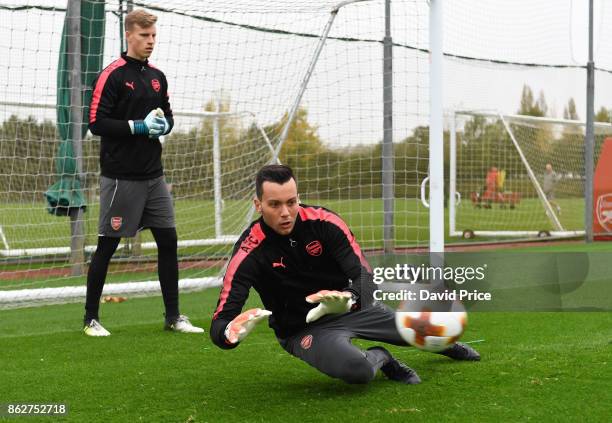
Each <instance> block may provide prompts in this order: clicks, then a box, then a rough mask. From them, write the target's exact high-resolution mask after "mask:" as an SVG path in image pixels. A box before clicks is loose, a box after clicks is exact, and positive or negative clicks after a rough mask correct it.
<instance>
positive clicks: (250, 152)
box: [0, 85, 610, 202]
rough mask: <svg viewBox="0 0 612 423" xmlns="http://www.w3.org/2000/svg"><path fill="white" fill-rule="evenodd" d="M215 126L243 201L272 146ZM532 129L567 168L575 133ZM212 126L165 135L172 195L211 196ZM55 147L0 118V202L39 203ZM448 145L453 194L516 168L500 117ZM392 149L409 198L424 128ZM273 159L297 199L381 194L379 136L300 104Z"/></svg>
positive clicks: (576, 145)
mask: <svg viewBox="0 0 612 423" xmlns="http://www.w3.org/2000/svg"><path fill="white" fill-rule="evenodd" d="M218 107H219V106H217V105H216V104H215V103H214V102H213V101H212V100H211V101H209V102H208V103H207V104H206V105H205V107H204V108H205V110H208V111H212V110H217V109H218ZM220 107H221V108H220V111H229V110H230V102H229V100H228V99H225V100H223V101H222V102H221V105H220ZM548 112H549V111H548V106H547V104H546V99H545V97H544V94H543V93H542V92H540V94H539V96H538V98H537V99H536V98H535V97H534V95H533V92H532V90H531V88H530V87H528V86H527V85H525V86H524V87H523V91H522V93H521V99H520V104H519V108H518V110H517V113H518V114H521V115H529V116H546V115H547V114H548ZM563 115H564V118H566V119H578V118H579V117H578V114H577V112H576V105H575V102H574V100H573V99H569V101H568V103H567V105H566V106H565V108H564V112H563ZM595 118H596V120H597V121H605V122H609V121H610V111H609V110H607V109H605V108H603V107H602V108H601V109H600V110H599V111H598V112H597V114H596V116H595ZM286 122H287V114H285V115H284V116H282V117H281V118H280V119H279V120H278V121H276V122H272V123H270V124H268V125H266V126H264V127H263V130H264V132H265V133H266V134H267V136H268V138H269V139H270V140H271V141H272V143H273V145H274V146H276V144H277V142H278V140H279V138H280V136H281V132H282V129H283V128H284V126H285V124H286ZM218 125H219V134H220V137H221V143H220V146H221V151H220V153H221V174H222V178H221V183H222V190H223V196H224V198H244V197H245V196H247V195H250V193H251V192H252V189H253V176H254V173H255V172H256V170H257V169H258V168H259V167H260V166H262V165H263V164H266V163H268V162H269V161H270V160H271V159H272V153H271V152H270V150H269V147H268V146H267V144H266V142H265V140H264V137H263V135H262V134H261V132H260V130H259V128H258V127H257V126H256V125H255V124H254V123H252V124H250V125H249V126H247V127H244V126H243V125H244V123H243V121H240V120H238V119H237V118H231V117H228V118H223V119H219V121H218ZM515 129H516V130H519V128H515ZM531 131H532V133H531V134H530V137H532V143H533V144H534V148H536V150H537V151H539V152H540V155H541V157H540V158H541V159H542V158H544V160H546V159H545V158H550V160H553V159H554V160H555V161H556V163H555V167H556V168H558V169H570V168H572V167H576V163H573V162H572V163H570V162H569V160H574V159H573V158H574V157H575V156H576V149H579V150H580V149H581V148H582V146H581V145H580V143H581V142H582V140H581V139H580V138H579V137H576V134H575V133H570V132H563V133H561V134H558V133H555V132H554V131H553V129H552V128H551V127H550V126H547V125H540V126H538V127H535V128H532V129H531ZM213 133H214V128H213V120H212V119H202V120H201V121H200V122H199V124H198V125H196V126H194V127H191V128H189V129H184V130H179V129H175V130H174V131H173V132H172V133H171V134H169V135H168V136H166V137H165V142H164V147H163V148H164V155H163V160H164V167H165V170H166V176H167V180H168V182H170V183H172V184H173V190H174V194H175V197H187V198H200V199H201V198H205V199H209V198H212V196H213V186H214V165H213V160H212V157H213ZM559 137H560V138H561V140H559ZM449 138H450V134H449V133H448V131H445V132H444V142H445V143H446V144H448V142H449ZM603 138H604V135H597V143H598V144H599V143H601V141H602V139H603ZM553 140H554V141H555V142H552V141H553ZM559 141H561V142H559ZM99 142H100V141H99V138H98V137H92V136H90V135H89V136H87V137H86V138H85V140H84V141H83V155H84V157H83V172H84V173H85V175H87V180H86V181H84V188H85V189H92V190H95V189H96V186H97V174H98V173H99V163H98V152H99ZM58 144H59V136H58V132H57V128H56V127H55V124H54V123H52V122H51V121H43V122H39V121H37V120H36V119H35V118H34V117H28V118H25V119H24V118H19V117H17V116H11V117H10V118H9V119H7V120H6V121H4V122H3V123H2V124H1V125H0V169H1V170H0V201H28V202H31V201H37V200H42V193H43V192H44V191H45V190H46V189H47V188H48V187H49V186H50V185H51V184H52V183H53V182H54V181H55V180H56V178H57V177H58V175H56V174H55V166H54V160H55V155H56V151H57V149H58ZM457 148H458V154H459V155H462V156H463V157H468V158H469V157H473V159H472V160H466V161H465V164H464V165H463V166H462V167H461V168H460V169H458V174H457V176H458V180H459V181H463V182H462V183H464V186H459V187H458V189H459V190H460V191H462V192H467V191H472V190H476V189H478V187H479V186H481V185H482V184H483V182H484V178H485V176H486V173H487V170H488V168H489V167H491V166H493V165H497V166H501V164H502V163H503V166H505V167H506V169H508V170H511V169H524V167H523V166H522V165H521V164H520V157H519V156H518V154H517V153H516V150H515V149H514V147H513V145H512V142H511V140H510V138H509V135H508V133H507V131H506V130H505V128H504V127H503V125H502V123H501V122H500V121H499V120H495V119H493V120H491V119H485V118H484V117H480V116H475V117H472V118H471V119H470V120H468V121H466V122H465V125H464V126H463V128H462V130H461V131H459V132H458V134H457ZM393 150H394V158H395V160H394V166H395V169H394V170H395V195H396V197H398V198H416V197H418V196H419V193H420V183H421V181H422V180H423V179H424V178H425V177H426V176H427V173H428V157H429V128H428V127H427V126H418V127H416V128H414V129H413V131H412V133H411V134H410V135H409V136H407V137H406V138H404V139H402V140H401V141H399V142H396V143H394V145H393ZM483 152H484V153H483ZM279 159H280V161H281V162H282V163H285V164H288V165H289V166H291V167H292V168H293V169H294V170H295V172H296V176H297V178H298V180H299V184H300V192H301V193H302V195H303V196H304V197H305V198H315V197H316V198H317V199H327V198H329V199H334V198H380V197H381V195H382V142H381V141H378V142H376V143H374V144H370V145H362V146H357V147H350V148H348V147H343V148H337V147H333V146H330V145H326V144H325V143H324V142H323V141H322V139H321V138H320V135H319V134H318V128H317V127H316V126H315V125H313V124H312V123H311V122H310V121H309V119H308V111H307V110H306V109H305V108H301V109H299V110H298V112H297V114H296V117H295V119H294V121H293V123H292V124H291V126H290V128H289V131H288V135H287V138H286V140H285V142H284V144H283V147H282V149H281V151H280V155H279ZM564 160H566V161H568V163H565V162H564ZM449 161H450V158H449V154H448V148H446V149H445V159H444V165H445V168H446V171H445V175H448V167H449ZM507 178H508V179H507V180H508V184H509V189H513V190H517V191H520V192H524V193H525V194H526V195H532V194H533V192H532V191H531V190H532V187H531V185H530V183H529V181H527V180H526V172H523V171H522V170H521V171H519V172H518V173H517V174H515V175H512V174H509V175H507ZM512 184H515V185H514V186H512Z"/></svg>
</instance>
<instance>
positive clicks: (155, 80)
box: [151, 79, 161, 92]
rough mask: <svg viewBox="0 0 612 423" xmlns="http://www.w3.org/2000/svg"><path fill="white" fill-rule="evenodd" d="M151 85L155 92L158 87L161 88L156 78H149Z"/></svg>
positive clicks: (157, 90)
mask: <svg viewBox="0 0 612 423" xmlns="http://www.w3.org/2000/svg"><path fill="white" fill-rule="evenodd" d="M151 86H152V87H153V89H154V90H155V92H159V89H160V88H161V84H160V83H159V81H158V80H157V79H152V80H151Z"/></svg>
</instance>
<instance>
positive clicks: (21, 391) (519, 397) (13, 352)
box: [0, 289, 612, 422]
mask: <svg viewBox="0 0 612 423" xmlns="http://www.w3.org/2000/svg"><path fill="white" fill-rule="evenodd" d="M217 295H218V290H217V289H209V290H206V291H203V292H199V293H191V294H185V295H182V296H181V305H182V311H183V312H184V313H187V314H189V315H190V317H191V319H192V321H193V322H194V323H196V324H199V325H201V326H203V327H205V328H206V332H207V333H206V334H204V335H188V334H175V333H171V332H165V331H163V330H162V329H161V328H162V319H163V317H162V304H161V298H159V297H151V298H138V299H130V300H129V301H126V302H124V303H119V304H104V305H102V308H101V318H102V321H103V323H104V325H105V326H106V328H107V329H109V330H110V331H111V332H112V336H110V337H108V338H89V337H86V336H84V335H83V334H82V332H81V331H80V329H81V317H82V311H83V310H82V307H83V306H82V304H66V305H53V306H44V307H39V308H27V309H15V310H2V311H0V345H1V348H0V357H1V363H2V366H1V368H0V380H1V381H2V382H1V383H0V403H50V402H53V403H66V404H68V406H69V413H68V415H67V416H65V417H52V418H51V417H38V418H32V417H28V418H25V417H24V418H22V419H23V420H24V421H73V422H110V421H113V422H114V421H118V422H138V421H145V422H270V421H283V422H284V421H289V420H295V421H304V422H310V421H323V422H346V421H369V422H373V421H389V422H400V421H408V420H410V421H428V422H429V421H431V422H439V421H496V422H499V421H527V420H534V421H580V422H584V421H609V418H610V416H611V412H610V404H612V389H610V387H611V385H610V380H612V371H611V369H610V367H611V364H612V363H611V360H610V358H611V352H612V344H611V342H612V313H602V312H580V313H578V312H573V313H543V312H542V313H536V312H532V313H484V312H481V313H471V314H470V322H469V325H468V328H467V331H466V333H465V334H464V336H463V340H464V341H480V340H482V341H481V342H477V343H474V344H473V346H474V347H476V348H477V349H478V350H479V351H480V352H481V354H482V357H483V359H482V361H481V362H478V363H474V362H453V361H452V360H449V359H448V358H446V357H442V356H438V355H434V354H429V353H424V352H421V351H417V350H415V349H414V348H402V347H394V346H389V349H390V350H391V351H392V352H393V353H394V354H395V355H396V356H397V357H398V358H400V359H401V360H403V361H405V362H406V363H408V364H409V365H410V366H411V367H413V368H414V369H415V370H417V371H418V373H419V375H420V376H421V378H422V380H423V382H422V384H420V385H416V386H408V385H402V384H399V383H396V382H392V381H389V380H386V379H385V378H384V376H382V375H379V376H377V378H376V379H375V380H374V381H373V382H372V383H370V384H369V385H366V386H356V385H347V384H345V383H343V382H341V381H337V380H334V379H331V378H329V377H327V376H325V375H323V374H321V373H319V372H318V371H316V370H315V369H313V368H311V367H309V366H308V365H307V364H305V363H303V362H301V361H300V360H298V359H296V358H294V357H292V356H290V355H289V354H288V353H286V352H285V351H284V350H282V348H281V347H280V346H279V345H278V343H277V342H276V340H275V338H274V335H273V333H272V331H271V330H270V329H269V328H267V327H266V326H267V325H265V324H263V325H261V327H258V328H257V329H256V331H254V332H253V333H252V334H251V335H250V336H249V337H248V338H247V339H246V340H245V341H244V342H243V343H242V344H241V345H240V346H239V347H238V348H237V349H234V350H230V351H226V350H220V349H219V348H217V347H216V346H214V345H213V344H212V342H211V341H210V339H209V338H208V327H209V324H210V316H211V314H212V312H213V310H214V307H215V303H216V299H217ZM256 305H258V298H257V295H256V294H254V295H252V297H251V298H250V299H249V302H248V303H247V305H246V307H251V306H256ZM358 344H359V345H360V346H362V347H366V346H369V345H372V344H374V343H372V342H365V341H359V342H358ZM14 421H20V419H16V420H14Z"/></svg>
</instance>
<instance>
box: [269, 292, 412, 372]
mask: <svg viewBox="0 0 612 423" xmlns="http://www.w3.org/2000/svg"><path fill="white" fill-rule="evenodd" d="M354 338H359V339H367V340H371V341H377V342H384V343H387V344H393V345H403V346H406V345H408V344H407V342H406V341H404V340H403V339H402V337H401V336H400V334H399V332H398V331H397V328H396V326H395V312H394V311H393V310H392V309H390V308H389V307H388V306H386V305H384V304H382V303H376V304H375V305H373V306H372V307H370V308H367V309H363V310H360V311H355V312H352V313H346V314H336V315H328V316H324V317H322V318H321V319H320V320H317V321H316V322H314V323H311V324H310V325H308V327H306V328H305V329H302V330H301V331H299V332H298V333H296V334H294V335H292V336H290V337H288V338H285V339H280V338H278V341H279V343H280V345H281V346H282V347H283V348H284V349H285V350H286V351H287V352H288V353H289V354H291V355H294V356H296V357H298V358H300V359H302V360H303V361H305V362H306V363H308V364H310V365H311V366H313V367H314V368H316V369H318V370H319V371H321V372H323V373H325V374H326V375H328V376H331V377H334V378H340V379H345V380H349V381H350V380H351V377H350V376H347V374H349V375H350V373H351V372H352V370H351V369H352V368H354V369H355V372H357V371H358V370H357V369H358V368H361V367H363V366H359V364H360V363H361V362H363V360H367V361H368V362H370V364H371V365H372V366H375V367H376V369H378V368H380V366H381V365H382V363H374V362H373V361H376V360H378V359H379V357H368V355H367V354H365V352H364V351H362V350H361V349H359V348H358V347H356V346H355V345H353V344H352V343H351V340H352V339H354ZM366 367H367V366H366Z"/></svg>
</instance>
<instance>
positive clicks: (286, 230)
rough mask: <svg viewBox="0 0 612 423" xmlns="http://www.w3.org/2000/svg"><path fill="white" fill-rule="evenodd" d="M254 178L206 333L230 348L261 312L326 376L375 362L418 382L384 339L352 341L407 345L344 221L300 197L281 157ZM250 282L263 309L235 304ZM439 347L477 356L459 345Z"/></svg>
mask: <svg viewBox="0 0 612 423" xmlns="http://www.w3.org/2000/svg"><path fill="white" fill-rule="evenodd" d="M255 186H256V193H257V198H256V199H255V200H254V202H255V207H256V209H257V211H258V212H259V213H260V214H261V217H260V218H259V219H258V220H256V221H255V222H253V223H252V224H251V226H250V227H249V228H248V229H247V230H246V231H245V232H244V233H243V234H242V236H241V237H240V239H239V240H238V242H237V243H236V245H235V247H234V252H233V254H232V257H231V259H230V261H229V264H228V267H227V270H226V273H225V277H224V279H223V288H222V289H221V294H220V297H219V302H218V304H217V309H216V311H215V313H214V315H213V319H212V324H211V329H210V336H211V338H212V340H213V342H214V343H215V344H216V345H217V346H219V347H221V348H226V349H229V348H235V347H236V346H237V345H238V344H239V342H240V341H242V340H243V339H244V338H245V337H246V336H247V335H248V333H249V332H250V331H251V330H252V329H253V328H254V326H255V325H256V324H257V323H258V322H260V321H261V320H264V319H265V318H266V317H267V316H270V327H271V328H272V329H274V332H275V334H276V337H277V339H278V341H279V343H280V344H281V346H282V347H283V348H284V349H285V350H286V351H287V352H288V353H290V354H292V355H294V356H296V357H298V358H300V359H302V360H304V361H305V362H307V363H308V364H310V365H311V366H313V367H315V368H316V369H318V370H319V371H321V372H323V373H325V374H327V375H328V376H331V377H334V378H338V379H341V380H343V381H345V382H348V383H368V382H370V381H371V380H372V379H373V378H374V377H375V375H376V372H377V371H378V370H379V369H380V370H381V371H382V372H383V373H384V374H385V376H387V377H388V378H389V379H392V380H395V381H399V382H403V383H408V384H414V383H419V382H420V378H419V376H418V375H417V374H416V372H415V371H414V370H412V369H410V368H409V367H407V366H406V365H405V364H403V363H401V362H400V361H398V360H396V359H395V358H393V356H392V355H391V354H390V353H389V352H388V351H387V350H386V349H385V348H383V347H380V346H376V347H372V348H369V349H368V350H367V351H362V350H361V349H359V348H357V347H355V346H354V345H353V344H352V343H351V339H352V338H361V339H368V340H372V341H379V342H385V343H390V344H394V345H407V344H406V342H405V341H404V340H403V339H402V338H401V337H400V335H399V333H398V332H397V329H396V326H395V314H394V312H393V311H392V310H390V309H389V308H387V307H386V306H384V305H381V304H375V305H372V293H371V289H370V286H371V285H370V283H371V278H372V274H371V269H370V266H369V264H368V262H367V261H366V259H365V257H364V256H363V254H362V252H361V249H360V247H359V244H358V243H357V241H356V240H355V237H354V236H353V234H352V233H351V231H350V230H349V228H348V226H347V225H346V223H344V221H342V219H341V218H340V217H339V216H338V215H337V214H335V213H333V212H331V211H329V210H327V209H325V208H322V207H316V206H306V205H304V204H299V198H298V193H297V185H296V181H295V178H294V176H293V173H292V171H291V169H290V168H289V167H287V166H283V165H269V166H265V167H263V168H262V169H261V170H260V171H259V172H258V174H257V178H256V181H255ZM251 287H252V288H254V289H255V290H256V291H257V292H258V294H259V296H260V297H261V301H262V302H263V304H264V306H265V307H266V310H261V309H251V310H247V311H245V312H242V307H243V305H244V303H245V301H246V299H247V297H248V295H249V290H250V288H251ZM241 312H242V313H241ZM442 354H444V355H446V356H448V357H451V358H454V359H457V360H478V359H480V356H479V355H478V353H477V352H476V351H474V350H473V349H471V348H470V347H468V346H465V345H463V344H455V345H454V346H453V347H451V348H450V349H448V350H446V351H444V352H443V353H442Z"/></svg>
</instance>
